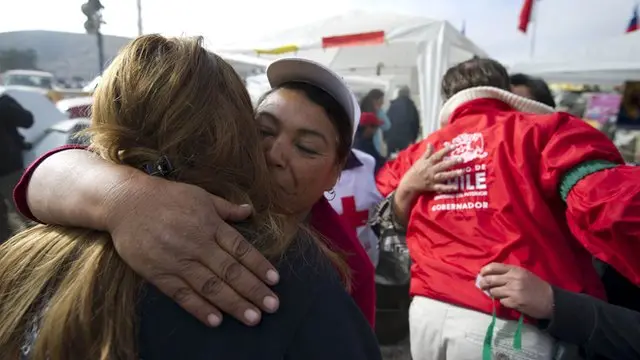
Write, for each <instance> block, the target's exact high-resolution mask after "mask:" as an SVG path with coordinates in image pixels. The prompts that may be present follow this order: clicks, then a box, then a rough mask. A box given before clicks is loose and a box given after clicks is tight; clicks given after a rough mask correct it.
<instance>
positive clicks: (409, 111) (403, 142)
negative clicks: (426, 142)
mask: <svg viewBox="0 0 640 360" xmlns="http://www.w3.org/2000/svg"><path fill="white" fill-rule="evenodd" d="M387 115H388V116H389V120H390V121H391V128H389V130H387V131H386V132H385V133H384V139H385V141H386V143H387V151H388V154H393V153H396V152H398V151H400V150H404V149H405V148H406V147H407V146H409V145H411V144H413V143H414V142H415V141H416V140H417V139H418V137H419V136H420V114H419V113H418V109H417V108H416V105H415V104H414V103H413V100H412V99H411V90H410V89H409V87H408V86H403V87H401V88H400V89H398V97H396V98H395V99H394V100H393V101H391V105H389V110H387Z"/></svg>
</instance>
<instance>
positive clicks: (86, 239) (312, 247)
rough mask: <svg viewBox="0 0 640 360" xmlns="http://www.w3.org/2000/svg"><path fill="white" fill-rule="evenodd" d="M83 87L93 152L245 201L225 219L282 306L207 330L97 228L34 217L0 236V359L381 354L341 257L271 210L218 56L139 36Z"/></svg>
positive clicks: (247, 105)
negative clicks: (264, 271)
mask: <svg viewBox="0 0 640 360" xmlns="http://www.w3.org/2000/svg"><path fill="white" fill-rule="evenodd" d="M94 98H95V100H94V105H93V114H92V125H91V127H90V133H91V148H92V149H93V151H94V152H95V153H97V154H98V155H99V156H100V157H102V158H104V159H106V160H108V161H110V162H112V163H115V164H124V165H128V166H130V167H133V168H137V169H140V170H142V171H145V172H147V173H149V174H151V175H154V176H160V177H163V178H166V179H169V180H173V181H177V182H184V183H188V184H192V185H195V186H198V187H201V188H203V189H205V190H206V191H208V192H209V193H211V194H216V195H218V196H221V197H223V198H225V199H227V200H229V201H232V202H235V203H242V204H250V205H251V206H252V208H253V209H254V213H253V215H252V216H251V217H250V218H249V219H248V220H247V221H244V222H243V223H240V224H237V226H236V228H237V229H238V230H239V231H240V232H241V233H242V234H243V235H244V236H245V237H246V238H247V239H249V240H251V242H252V244H253V245H254V246H256V247H257V248H258V249H260V250H261V252H262V253H263V254H264V255H265V256H267V257H268V258H269V259H271V261H272V262H274V263H275V264H276V266H277V267H278V270H279V272H280V282H279V284H278V286H277V287H276V290H277V291H278V294H279V297H280V302H281V303H282V304H286V305H287V306H283V309H282V310H281V311H279V312H278V313H277V314H275V315H269V316H265V317H264V318H263V319H262V322H261V323H260V325H259V326H257V327H255V328H250V327H245V326H244V325H243V324H241V323H239V322H237V321H234V320H232V319H229V320H227V321H225V322H224V323H223V324H222V325H221V326H220V327H218V328H210V327H207V326H205V325H203V324H201V323H200V322H198V321H197V320H196V319H195V318H193V317H191V316H190V315H189V314H188V313H187V312H185V311H184V310H182V309H181V308H180V307H179V306H178V305H177V303H180V302H181V300H182V299H181V298H182V296H183V295H184V294H182V293H180V292H177V293H175V294H174V296H173V299H170V298H168V297H166V296H164V295H163V294H162V293H161V292H159V291H158V290H157V289H156V288H155V287H153V286H151V285H149V284H147V283H145V282H144V281H143V280H142V278H140V277H139V276H137V275H136V274H135V272H134V271H133V270H132V269H131V268H129V267H128V266H127V265H126V264H125V263H124V262H123V261H122V260H121V259H120V258H119V256H118V255H117V253H116V250H115V249H114V247H113V243H112V241H111V239H110V236H109V235H108V234H107V233H105V232H100V231H94V230H86V229H78V228H71V227H63V226H51V225H47V226H44V225H39V226H36V227H34V228H32V229H30V230H27V231H24V232H22V233H19V234H17V235H16V236H14V237H13V238H11V239H10V240H9V241H8V242H6V243H5V244H3V245H2V246H0V259H1V260H0V319H2V320H1V321H0V354H2V358H3V359H5V358H6V359H18V358H24V359H34V360H70V359H101V360H111V359H125V360H134V359H145V360H156V359H190V360H197V359H255V358H260V359H321V358H322V359H327V358H330V359H345V360H346V359H356V360H358V359H363V360H364V359H379V358H380V354H379V350H378V347H377V344H376V340H375V337H374V335H373V333H372V331H371V329H370V327H369V325H368V323H367V321H366V319H365V318H364V317H363V315H362V314H361V313H360V312H359V311H358V309H357V307H356V305H355V303H354V302H353V300H352V299H351V298H350V296H349V294H348V292H347V291H346V287H347V286H348V278H349V274H348V271H347V270H345V269H346V266H345V264H344V262H343V261H342V260H341V258H340V257H339V256H337V255H336V254H334V253H332V252H331V251H329V250H328V249H327V248H326V247H324V246H323V245H322V243H321V242H320V241H318V239H317V237H316V235H315V234H313V233H312V232H311V231H308V230H306V229H304V228H302V227H300V226H298V225H297V223H298V219H296V218H293V217H288V216H285V215H279V214H278V213H279V212H280V211H279V210H280V209H278V208H276V207H275V206H274V204H278V199H277V196H276V195H275V194H276V193H277V189H275V187H274V186H272V183H271V181H270V180H269V179H270V176H269V170H268V167H267V164H266V161H265V159H264V156H263V149H262V146H261V141H260V136H259V134H258V131H257V124H256V121H255V119H254V116H253V112H252V109H251V100H250V98H249V95H248V93H247V92H246V89H245V88H244V85H243V82H242V80H241V79H240V78H239V77H238V75H237V74H236V73H235V72H234V70H233V69H232V68H231V66H230V65H229V64H227V63H226V62H225V61H223V60H222V59H221V58H219V57H218V56H216V55H215V54H212V53H210V52H208V51H206V50H205V49H204V48H203V47H202V45H201V40H198V39H181V38H170V39H167V38H164V37H162V36H159V35H147V36H142V37H140V38H138V39H136V40H134V41H133V42H132V43H130V44H129V45H128V46H127V47H125V48H124V49H123V50H122V52H121V53H120V54H119V55H118V57H116V59H115V60H114V61H113V63H112V64H111V65H110V66H109V68H108V69H107V71H106V72H105V74H104V77H103V80H102V83H101V84H100V86H99V87H98V89H97V91H96V93H95V95H94ZM78 176H81V174H78ZM158 221H159V222H160V221H163V219H158ZM336 270H338V271H336ZM220 284H221V282H219V281H218V282H209V281H206V282H204V285H203V286H212V287H213V286H219V285H220ZM320 295H321V296H320ZM329 304H330V305H331V306H330V308H329V306H327V305H329Z"/></svg>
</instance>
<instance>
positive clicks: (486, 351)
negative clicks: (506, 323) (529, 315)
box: [482, 296, 524, 360]
mask: <svg viewBox="0 0 640 360" xmlns="http://www.w3.org/2000/svg"><path fill="white" fill-rule="evenodd" d="M491 302H492V303H493V308H492V310H491V323H489V326H488V327H487V333H486V335H485V336H484V343H483V345H482V360H491V359H492V355H493V331H494V329H495V327H496V318H497V317H496V301H495V299H494V298H493V296H492V297H491ZM523 322H524V315H523V314H522V313H521V314H520V318H518V326H517V327H516V332H515V333H514V334H513V348H514V349H515V350H518V351H520V350H522V326H523Z"/></svg>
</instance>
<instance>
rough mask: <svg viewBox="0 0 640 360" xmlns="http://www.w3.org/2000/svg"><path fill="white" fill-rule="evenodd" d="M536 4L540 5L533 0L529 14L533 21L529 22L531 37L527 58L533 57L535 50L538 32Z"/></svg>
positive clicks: (537, 1) (536, 0) (537, 0)
mask: <svg viewBox="0 0 640 360" xmlns="http://www.w3.org/2000/svg"><path fill="white" fill-rule="evenodd" d="M538 6H540V1H539V0H533V13H532V14H531V15H532V16H531V18H532V19H533V21H532V22H531V24H530V29H531V39H530V42H529V58H530V59H533V57H534V55H535V52H536V33H537V32H538V20H539V19H538V15H539V14H538V10H539V9H538Z"/></svg>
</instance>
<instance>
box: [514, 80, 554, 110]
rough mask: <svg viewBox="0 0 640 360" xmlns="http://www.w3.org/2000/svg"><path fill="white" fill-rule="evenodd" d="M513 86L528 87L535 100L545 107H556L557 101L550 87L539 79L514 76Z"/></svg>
mask: <svg viewBox="0 0 640 360" xmlns="http://www.w3.org/2000/svg"><path fill="white" fill-rule="evenodd" d="M510 80H511V85H512V86H526V87H527V88H528V89H529V92H530V93H531V96H532V97H533V100H535V101H537V102H540V103H543V104H545V105H548V106H551V107H552V108H555V107H556V101H555V100H554V98H553V93H552V92H551V89H549V85H547V83H546V82H545V81H544V80H542V79H539V78H534V77H531V76H529V75H525V74H513V75H511V77H510Z"/></svg>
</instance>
